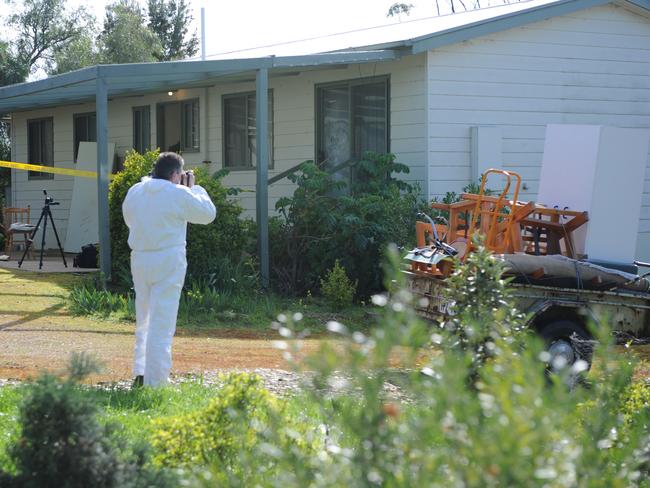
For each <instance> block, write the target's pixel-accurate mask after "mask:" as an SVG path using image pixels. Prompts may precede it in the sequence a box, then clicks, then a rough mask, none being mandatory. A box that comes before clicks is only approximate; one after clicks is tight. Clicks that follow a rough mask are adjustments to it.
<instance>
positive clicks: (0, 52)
mask: <svg viewBox="0 0 650 488" xmlns="http://www.w3.org/2000/svg"><path fill="white" fill-rule="evenodd" d="M28 74H29V68H28V67H27V66H24V65H22V64H21V61H20V59H18V57H17V55H16V53H15V52H13V51H12V50H11V49H10V48H9V43H7V42H5V41H2V40H0V86H5V85H13V84H14V83H22V82H23V81H25V79H26V78H27V75H28ZM3 145H7V147H8V142H4V141H3ZM5 150H6V149H5ZM5 160H6V159H5Z"/></svg>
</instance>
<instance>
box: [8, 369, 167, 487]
mask: <svg viewBox="0 0 650 488" xmlns="http://www.w3.org/2000/svg"><path fill="white" fill-rule="evenodd" d="M93 370H94V364H93V362H92V361H89V360H88V357H87V356H73V360H72V363H71V368H70V373H69V376H68V378H67V379H65V380H60V379H58V378H55V377H54V376H51V375H42V376H41V377H40V378H39V379H37V380H36V382H34V383H33V384H31V385H29V386H28V387H26V394H25V396H24V400H23V402H22V405H21V407H20V413H19V423H20V426H21V434H20V437H19V439H18V440H17V442H16V443H15V444H14V446H13V447H12V448H11V449H10V456H11V458H12V461H13V463H14V464H15V466H16V471H17V474H16V475H15V476H10V475H8V474H5V475H4V476H5V480H2V476H0V480H1V481H3V482H4V484H3V485H2V486H15V487H21V488H23V487H24V488H32V487H33V488H44V487H57V488H58V487H70V488H72V487H79V488H81V487H87V486H97V487H115V488H117V487H120V488H122V487H134V488H135V487H143V488H144V487H145V486H160V487H165V486H169V487H171V486H177V484H176V483H177V480H176V479H175V478H174V477H173V476H172V474H171V473H169V472H167V471H164V470H160V469H154V468H152V467H151V466H150V465H149V464H147V463H148V461H147V454H146V449H145V448H143V447H136V448H135V449H134V450H133V452H134V454H133V455H132V456H126V455H123V454H122V452H123V450H124V447H125V445H124V443H123V441H122V440H121V438H120V437H119V433H118V432H117V431H116V430H115V428H114V427H113V426H109V425H102V424H101V423H100V422H99V421H98V420H97V416H98V414H99V408H98V406H97V405H96V404H95V403H94V402H93V400H92V399H91V397H90V396H89V395H88V394H87V393H86V392H84V391H83V390H82V389H80V388H79V386H78V385H77V384H76V383H77V381H79V380H80V379H82V378H83V377H84V376H85V375H86V374H88V373H90V372H92V371H93Z"/></svg>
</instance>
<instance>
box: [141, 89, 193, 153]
mask: <svg viewBox="0 0 650 488" xmlns="http://www.w3.org/2000/svg"><path fill="white" fill-rule="evenodd" d="M194 103H196V110H197V111H198V115H199V116H198V118H197V123H196V135H197V140H198V143H199V145H198V147H196V148H193V147H192V148H187V147H186V143H187V141H185V131H184V130H183V129H184V128H183V123H184V113H185V111H184V110H183V109H184V107H185V106H186V105H187V104H194ZM174 104H178V105H179V106H180V111H179V112H180V121H179V125H180V136H181V137H180V143H181V146H180V148H179V151H178V152H179V153H182V154H184V153H199V152H201V100H200V98H199V97H194V98H186V99H183V100H170V101H166V102H158V103H157V104H156V145H157V146H158V147H159V148H160V149H161V151H163V152H164V150H163V146H165V147H166V144H161V142H165V141H162V140H161V138H162V137H163V134H164V127H165V125H164V124H165V123H164V120H162V119H163V117H162V116H161V115H162V113H163V112H161V110H160V109H161V108H162V107H165V106H167V105H174ZM149 123H151V119H149Z"/></svg>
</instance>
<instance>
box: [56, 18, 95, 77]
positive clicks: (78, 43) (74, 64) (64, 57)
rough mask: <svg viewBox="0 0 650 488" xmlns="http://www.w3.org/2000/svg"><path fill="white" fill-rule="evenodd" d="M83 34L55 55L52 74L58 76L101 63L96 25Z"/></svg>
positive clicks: (57, 50) (58, 50)
mask: <svg viewBox="0 0 650 488" xmlns="http://www.w3.org/2000/svg"><path fill="white" fill-rule="evenodd" d="M92 27H93V28H91V26H89V29H88V30H85V31H83V32H81V33H80V34H79V35H78V36H77V37H76V38H75V39H74V40H73V41H71V42H69V43H68V44H66V45H65V46H63V47H62V48H59V49H56V50H55V51H54V54H53V61H54V62H53V67H52V68H51V69H50V74H53V75H58V74H61V73H67V72H68V71H74V70H76V69H81V68H85V67H87V66H93V65H96V64H100V63H101V59H102V58H101V53H100V52H99V49H98V46H97V42H96V39H97V32H96V29H94V25H93V26H92Z"/></svg>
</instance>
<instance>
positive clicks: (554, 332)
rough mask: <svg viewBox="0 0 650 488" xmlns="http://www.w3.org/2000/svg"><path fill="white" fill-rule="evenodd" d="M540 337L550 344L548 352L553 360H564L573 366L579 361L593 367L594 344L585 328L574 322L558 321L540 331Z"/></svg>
mask: <svg viewBox="0 0 650 488" xmlns="http://www.w3.org/2000/svg"><path fill="white" fill-rule="evenodd" d="M539 335H540V336H541V337H542V339H544V341H545V342H546V344H548V352H549V353H550V354H551V362H552V361H553V358H557V357H561V358H564V360H565V361H566V364H568V365H571V364H573V363H575V362H576V361H578V360H580V359H581V360H583V361H586V362H587V364H588V365H589V367H590V366H591V358H592V355H593V342H592V340H591V336H590V335H589V333H588V332H587V331H586V330H585V328H584V327H583V326H582V325H581V324H579V323H577V322H574V321H572V320H556V321H553V322H549V323H548V324H546V325H544V326H542V327H541V328H540V329H539Z"/></svg>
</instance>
